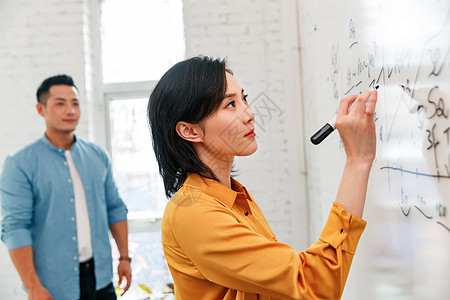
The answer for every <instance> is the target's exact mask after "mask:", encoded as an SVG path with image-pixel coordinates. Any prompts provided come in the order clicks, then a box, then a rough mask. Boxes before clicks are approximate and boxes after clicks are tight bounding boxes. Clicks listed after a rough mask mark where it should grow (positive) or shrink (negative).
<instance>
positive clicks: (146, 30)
mask: <svg viewBox="0 0 450 300" xmlns="http://www.w3.org/2000/svg"><path fill="white" fill-rule="evenodd" d="M101 40H102V62H103V82H104V83H113V82H130V81H146V80H157V79H159V78H160V77H161V76H162V75H163V74H164V72H165V71H167V70H168V69H169V68H170V67H171V66H172V65H174V64H175V63H177V62H178V61H180V60H182V59H184V57H185V40H184V23H183V3H182V0H103V1H102V6H101Z"/></svg>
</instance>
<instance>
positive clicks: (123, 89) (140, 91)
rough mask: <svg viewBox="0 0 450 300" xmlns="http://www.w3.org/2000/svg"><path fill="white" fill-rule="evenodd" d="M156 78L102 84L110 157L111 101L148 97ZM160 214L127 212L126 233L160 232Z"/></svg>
mask: <svg viewBox="0 0 450 300" xmlns="http://www.w3.org/2000/svg"><path fill="white" fill-rule="evenodd" d="M157 82H158V81H157V80H148V81H137V82H118V83H106V84H103V99H104V107H105V112H106V114H105V115H106V117H105V122H106V144H107V145H106V146H107V148H108V151H109V153H110V154H111V157H112V156H113V155H114V154H113V152H112V141H111V136H112V134H111V114H110V109H111V102H112V101H120V100H128V99H130V98H148V97H149V96H150V93H151V91H152V90H153V88H154V87H155V85H156V83H157ZM113 168H114V166H113ZM161 220H162V214H159V213H154V214H149V213H145V215H144V214H139V213H134V214H131V216H130V213H129V214H128V233H143V232H160V231H161Z"/></svg>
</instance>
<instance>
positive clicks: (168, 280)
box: [111, 232, 175, 300]
mask: <svg viewBox="0 0 450 300" xmlns="http://www.w3.org/2000/svg"><path fill="white" fill-rule="evenodd" d="M128 239H129V251H130V256H132V257H133V260H132V261H131V269H132V280H131V286H130V289H129V290H128V291H127V292H126V293H125V295H124V296H123V297H120V298H119V299H121V300H128V299H130V300H137V299H175V297H174V295H173V280H172V277H171V276H170V272H169V269H168V267H167V263H166V260H165V259H164V255H163V252H162V245H161V232H143V233H131V234H129V236H128ZM111 244H112V245H113V244H114V240H112V241H111ZM119 256H120V255H119V252H118V251H117V248H116V247H113V258H114V264H113V267H114V273H115V276H114V284H115V285H117V282H118V280H119V279H118V276H117V266H118V263H119V262H118V259H119ZM116 292H119V293H120V289H116ZM149 292H151V294H150V293H149Z"/></svg>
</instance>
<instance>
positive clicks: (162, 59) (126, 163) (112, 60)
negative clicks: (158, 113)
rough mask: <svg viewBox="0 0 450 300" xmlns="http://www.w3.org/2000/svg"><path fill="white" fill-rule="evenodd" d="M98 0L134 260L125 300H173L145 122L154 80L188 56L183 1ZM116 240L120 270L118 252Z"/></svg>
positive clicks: (116, 167) (115, 153) (118, 175)
mask: <svg viewBox="0 0 450 300" xmlns="http://www.w3.org/2000/svg"><path fill="white" fill-rule="evenodd" d="M100 5H101V45H102V47H101V49H102V50H101V57H102V77H103V92H104V98H105V101H106V107H107V119H108V126H107V128H108V129H109V130H108V137H109V139H108V140H109V144H110V145H109V148H110V149H109V150H110V153H111V157H112V165H113V171H114V176H115V179H116V183H117V186H118V188H119V193H120V195H121V196H122V198H123V200H124V201H125V203H126V204H127V207H128V210H129V212H128V230H129V236H128V239H129V251H130V256H132V258H133V261H132V264H131V267H132V272H133V280H132V285H131V287H130V290H129V291H128V292H127V293H126V294H125V296H124V297H122V298H121V299H173V295H171V294H170V291H171V286H170V284H171V283H172V282H173V281H172V278H171V276H170V272H169V270H168V267H167V264H166V261H165V259H164V255H163V252H162V246H161V227H160V225H161V224H160V223H161V218H162V214H163V210H164V207H165V205H166V203H167V199H166V198H165V193H164V187H163V182H162V179H161V177H160V175H159V172H158V165H157V162H156V159H155V156H154V153H153V149H152V144H151V136H150V131H149V128H148V125H147V102H148V96H149V94H150V91H151V89H152V88H153V87H154V85H155V84H156V82H157V80H158V79H159V78H160V77H161V76H162V75H163V74H164V72H165V71H167V70H168V69H169V68H170V67H171V66H172V65H173V64H175V63H177V62H178V61H180V60H182V59H184V58H185V41H184V25H183V13H182V10H183V6H182V0H152V1H148V0H100ZM111 242H112V244H113V256H114V258H116V259H115V260H114V264H115V265H114V272H116V271H117V263H118V262H117V258H118V257H119V254H118V251H117V248H116V247H115V243H114V241H113V240H112V241H111ZM114 280H115V282H117V274H116V275H115V278H114ZM147 290H151V291H152V294H151V297H150V294H149V293H148V292H147Z"/></svg>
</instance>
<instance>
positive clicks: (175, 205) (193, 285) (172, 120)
mask: <svg viewBox="0 0 450 300" xmlns="http://www.w3.org/2000/svg"><path fill="white" fill-rule="evenodd" d="M376 100H377V94H376V91H372V92H370V91H366V92H364V93H363V94H361V95H360V96H359V97H357V96H354V95H353V96H347V97H345V98H343V99H342V100H341V102H340V105H339V111H338V117H337V121H336V127H337V129H338V131H339V133H340V135H341V138H342V141H343V143H344V146H345V152H346V155H347V162H346V165H345V168H344V172H343V175H342V180H341V184H340V186H339V190H338V194H337V197H336V201H335V202H334V203H333V206H332V208H331V212H330V215H329V217H328V220H327V222H326V225H325V227H324V229H323V231H322V233H321V235H320V237H319V239H318V240H317V241H316V242H315V243H314V244H313V245H312V246H311V247H310V248H309V249H307V250H306V251H305V252H300V253H296V251H295V250H294V249H293V248H292V247H290V246H288V245H286V244H284V243H281V242H278V241H277V238H276V237H275V235H274V234H273V232H272V230H271V228H270V226H269V224H268V223H267V221H266V219H265V218H264V216H263V214H262V212H261V210H260V209H259V208H258V206H257V204H256V201H255V200H254V199H253V198H252V196H251V194H250V193H249V192H248V191H247V189H246V188H245V187H244V186H243V185H241V184H240V183H239V182H238V181H236V180H234V179H233V178H231V177H230V172H231V169H232V166H233V160H234V157H235V156H247V155H251V154H253V153H254V152H255V151H256V149H257V144H256V140H255V132H254V129H255V127H254V115H253V113H252V111H251V109H250V107H249V106H248V104H247V95H245V93H244V90H243V89H242V88H241V86H240V85H239V83H238V82H237V81H236V79H235V78H234V77H233V75H232V72H231V71H230V70H228V69H227V68H226V65H225V62H224V61H222V60H219V59H212V58H208V57H194V58H191V59H187V60H185V61H182V62H180V63H178V64H176V65H175V66H173V67H172V68H171V69H170V70H169V71H167V73H166V74H165V75H164V76H163V77H162V78H161V79H160V81H159V82H158V84H157V85H156V87H155V88H154V90H153V92H152V94H151V96H150V99H149V104H148V117H149V123H150V124H149V125H150V126H151V131H152V138H153V148H154V151H155V154H156V158H157V160H158V163H159V171H160V174H161V176H162V178H163V181H164V186H165V191H166V195H167V197H171V199H170V201H169V202H168V204H167V206H166V210H165V213H164V217H163V220H162V224H161V227H162V244H163V250H164V254H165V257H166V259H167V262H168V265H169V268H170V271H171V274H172V276H173V279H174V283H175V296H176V298H177V299H196V300H197V299H339V298H340V297H341V295H342V292H343V288H344V285H345V281H346V279H347V275H348V272H349V269H350V265H351V262H352V258H353V255H354V252H355V249H356V246H357V244H358V241H359V238H360V236H361V234H362V232H363V230H364V227H365V224H366V223H365V221H363V220H362V219H361V217H362V213H363V208H364V202H365V197H366V188H367V182H368V178H369V172H370V168H371V164H372V161H373V159H374V157H375V146H376V138H375V124H374V120H373V114H374V111H375V105H376ZM367 101H368V104H367V105H366V102H367ZM353 102H355V103H354V105H353V107H352V109H351V110H350V112H348V109H349V107H350V105H351V104H352V103H353Z"/></svg>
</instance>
